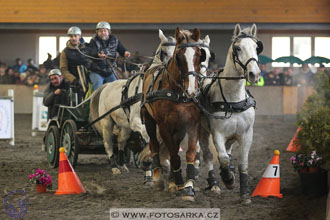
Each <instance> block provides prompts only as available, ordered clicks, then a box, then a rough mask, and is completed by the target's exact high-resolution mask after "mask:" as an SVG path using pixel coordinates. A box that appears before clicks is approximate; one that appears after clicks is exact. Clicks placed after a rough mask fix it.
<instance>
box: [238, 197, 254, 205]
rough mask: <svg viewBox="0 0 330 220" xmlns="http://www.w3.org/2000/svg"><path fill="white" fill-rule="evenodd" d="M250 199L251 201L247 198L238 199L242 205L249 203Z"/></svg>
mask: <svg viewBox="0 0 330 220" xmlns="http://www.w3.org/2000/svg"><path fill="white" fill-rule="evenodd" d="M251 202H252V201H251V199H247V198H245V199H240V203H241V204H242V205H248V204H250V203H251Z"/></svg>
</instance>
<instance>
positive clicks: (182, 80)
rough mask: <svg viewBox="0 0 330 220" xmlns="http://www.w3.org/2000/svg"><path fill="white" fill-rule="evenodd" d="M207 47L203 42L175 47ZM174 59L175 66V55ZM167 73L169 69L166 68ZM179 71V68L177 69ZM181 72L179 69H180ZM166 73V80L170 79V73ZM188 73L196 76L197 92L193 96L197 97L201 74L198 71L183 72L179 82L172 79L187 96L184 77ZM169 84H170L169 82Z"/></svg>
mask: <svg viewBox="0 0 330 220" xmlns="http://www.w3.org/2000/svg"><path fill="white" fill-rule="evenodd" d="M204 46H205V47H207V45H205V44H204V43H199V42H188V43H186V44H182V45H179V46H178V47H177V48H179V49H183V48H187V47H198V48H201V47H204ZM174 61H175V64H176V66H177V67H178V62H177V59H176V57H174ZM166 71H167V73H169V71H168V70H167V69H166ZM179 71H180V70H179ZM180 72H181V71H180ZM167 75H168V80H169V79H170V74H167ZM189 75H193V76H195V77H197V78H198V80H197V83H198V90H197V93H196V94H195V97H198V96H199V94H200V89H199V88H200V80H199V79H200V78H202V75H201V74H200V73H197V72H196V71H189V72H188V73H186V74H184V75H183V76H181V83H180V84H179V83H177V82H176V80H173V81H174V83H175V85H176V86H177V87H179V88H180V89H181V90H182V92H183V93H184V94H185V95H186V96H187V97H189V95H188V93H187V92H186V88H185V85H184V79H185V78H186V77H188V76H189ZM169 82H170V81H169ZM170 85H171V84H170Z"/></svg>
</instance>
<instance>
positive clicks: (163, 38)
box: [158, 29, 168, 43]
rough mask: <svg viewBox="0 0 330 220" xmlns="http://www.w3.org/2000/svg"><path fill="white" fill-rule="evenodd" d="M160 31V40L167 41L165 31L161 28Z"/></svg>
mask: <svg viewBox="0 0 330 220" xmlns="http://www.w3.org/2000/svg"><path fill="white" fill-rule="evenodd" d="M158 32H159V34H158V35H159V39H160V42H162V43H165V42H167V41H168V39H167V38H166V36H165V35H164V34H163V31H162V30H160V29H159V30H158Z"/></svg>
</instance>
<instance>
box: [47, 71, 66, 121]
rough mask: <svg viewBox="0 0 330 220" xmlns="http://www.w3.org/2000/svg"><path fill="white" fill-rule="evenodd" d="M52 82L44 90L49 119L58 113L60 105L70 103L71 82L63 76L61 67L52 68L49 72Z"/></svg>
mask: <svg viewBox="0 0 330 220" xmlns="http://www.w3.org/2000/svg"><path fill="white" fill-rule="evenodd" d="M48 76H49V81H50V83H49V84H48V86H47V87H46V89H45V91H44V99H43V104H44V106H47V107H48V119H50V118H53V117H54V116H56V115H57V112H58V106H59V105H67V104H68V91H69V88H70V86H69V83H68V82H67V81H65V80H64V79H63V77H62V74H61V71H60V70H59V69H52V70H51V71H50V72H49V74H48Z"/></svg>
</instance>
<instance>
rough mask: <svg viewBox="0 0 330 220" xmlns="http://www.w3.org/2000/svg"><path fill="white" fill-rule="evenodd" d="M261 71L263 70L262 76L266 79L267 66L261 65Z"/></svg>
mask: <svg viewBox="0 0 330 220" xmlns="http://www.w3.org/2000/svg"><path fill="white" fill-rule="evenodd" d="M260 70H261V72H260V74H261V76H262V77H264V78H265V76H267V75H268V72H267V68H266V64H260Z"/></svg>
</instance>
